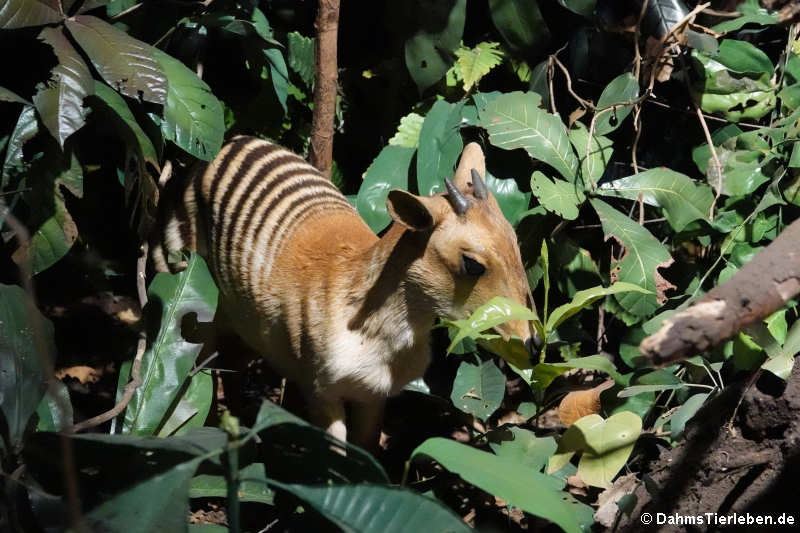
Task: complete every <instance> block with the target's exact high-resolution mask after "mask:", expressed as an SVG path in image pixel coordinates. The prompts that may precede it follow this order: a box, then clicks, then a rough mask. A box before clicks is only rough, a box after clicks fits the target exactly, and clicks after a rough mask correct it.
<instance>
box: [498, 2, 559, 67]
mask: <svg viewBox="0 0 800 533" xmlns="http://www.w3.org/2000/svg"><path fill="white" fill-rule="evenodd" d="M489 14H490V15H491V17H492V22H493V23H494V25H495V27H496V28H497V31H499V32H500V35H502V36H503V39H504V40H505V42H506V44H508V46H509V48H511V50H513V51H515V52H519V53H521V54H522V55H530V54H531V53H532V52H533V51H534V50H540V49H542V48H545V47H546V46H547V44H548V43H549V42H550V30H548V29H547V24H545V22H544V19H543V18H542V12H541V11H539V4H538V3H537V2H535V1H526V0H489Z"/></svg>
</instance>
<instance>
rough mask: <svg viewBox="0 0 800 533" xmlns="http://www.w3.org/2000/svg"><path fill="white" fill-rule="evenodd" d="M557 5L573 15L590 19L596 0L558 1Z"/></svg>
mask: <svg viewBox="0 0 800 533" xmlns="http://www.w3.org/2000/svg"><path fill="white" fill-rule="evenodd" d="M558 3H559V4H561V5H562V6H564V7H566V8H567V9H569V10H570V11H572V12H573V13H577V14H578V15H583V16H584V17H591V16H592V14H593V13H594V6H595V4H596V3H597V0H558Z"/></svg>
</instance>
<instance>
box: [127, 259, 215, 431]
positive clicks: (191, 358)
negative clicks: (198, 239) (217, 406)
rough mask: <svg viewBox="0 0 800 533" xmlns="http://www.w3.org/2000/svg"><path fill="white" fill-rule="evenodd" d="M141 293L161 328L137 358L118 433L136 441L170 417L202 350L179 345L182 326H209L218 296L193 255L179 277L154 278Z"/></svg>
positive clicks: (185, 343)
mask: <svg viewBox="0 0 800 533" xmlns="http://www.w3.org/2000/svg"><path fill="white" fill-rule="evenodd" d="M147 293H148V298H149V301H150V303H149V304H148V305H149V306H154V305H160V306H161V326H160V329H159V331H158V334H157V335H156V338H155V339H153V341H152V343H151V344H150V346H149V347H148V349H147V351H146V352H145V354H144V357H143V358H142V367H141V378H142V384H141V385H140V386H139V388H137V389H136V392H135V393H134V394H133V398H132V399H131V401H130V403H129V404H128V407H127V410H126V411H125V421H124V424H123V428H122V429H123V432H124V433H134V434H138V435H153V434H155V433H156V432H157V431H158V430H159V428H160V427H161V426H162V425H163V423H164V422H165V421H166V420H167V419H168V418H167V417H168V416H171V409H170V408H171V407H172V405H173V403H174V401H175V399H176V397H177V395H178V393H179V391H180V390H181V388H182V387H183V385H184V382H185V381H186V379H187V378H188V376H189V372H190V371H191V369H192V365H193V364H194V362H195V359H196V358H197V355H198V354H199V353H200V350H201V349H202V347H203V345H202V344H196V343H192V342H189V341H187V340H186V339H184V337H183V335H182V327H183V322H184V320H185V319H187V318H189V317H188V316H187V315H189V314H196V317H195V319H196V321H197V322H211V320H212V319H213V317H214V312H215V310H216V308H217V295H218V293H217V287H216V286H215V285H214V281H213V280H212V279H211V274H210V273H209V271H208V268H207V267H206V264H205V262H204V261H203V260H202V259H201V258H200V256H199V255H197V254H194V253H193V254H192V255H191V257H190V258H189V261H188V266H187V267H186V270H184V271H183V272H181V273H179V274H168V273H164V272H162V273H159V274H156V277H155V278H153V281H152V283H150V287H149V288H148V291H147Z"/></svg>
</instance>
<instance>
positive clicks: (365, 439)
mask: <svg viewBox="0 0 800 533" xmlns="http://www.w3.org/2000/svg"><path fill="white" fill-rule="evenodd" d="M385 404H386V400H385V399H384V398H375V399H374V400H373V401H372V402H369V403H361V402H354V403H353V404H351V406H350V407H351V412H350V416H351V422H350V442H352V443H353V444H357V445H358V446H361V447H362V448H364V449H365V450H368V451H370V452H372V453H373V454H374V453H375V452H377V451H378V450H379V448H380V446H379V441H380V436H381V421H382V420H383V407H384V405H385Z"/></svg>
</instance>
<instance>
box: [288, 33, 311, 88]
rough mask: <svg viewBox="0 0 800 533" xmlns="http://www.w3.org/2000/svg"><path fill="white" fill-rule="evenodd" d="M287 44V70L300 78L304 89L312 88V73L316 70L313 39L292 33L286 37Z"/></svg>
mask: <svg viewBox="0 0 800 533" xmlns="http://www.w3.org/2000/svg"><path fill="white" fill-rule="evenodd" d="M286 40H287V42H288V59H289V68H291V69H292V70H293V71H294V72H296V73H297V75H298V76H300V79H301V80H303V83H305V84H306V87H308V88H312V87H314V72H315V70H316V64H317V62H316V52H315V51H314V47H315V44H314V39H311V38H310V37H306V36H304V35H301V34H300V33H298V32H296V31H293V32H290V33H288V34H287V35H286Z"/></svg>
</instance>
